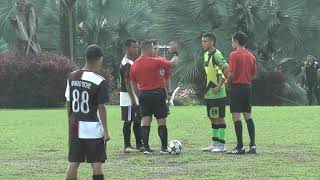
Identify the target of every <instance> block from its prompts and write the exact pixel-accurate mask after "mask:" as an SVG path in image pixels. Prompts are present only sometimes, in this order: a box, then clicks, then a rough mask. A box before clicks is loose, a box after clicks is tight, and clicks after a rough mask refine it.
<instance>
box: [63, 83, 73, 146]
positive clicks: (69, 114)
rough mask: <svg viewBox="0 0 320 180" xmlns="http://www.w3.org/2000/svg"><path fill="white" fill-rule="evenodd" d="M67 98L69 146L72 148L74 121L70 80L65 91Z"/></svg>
mask: <svg viewBox="0 0 320 180" xmlns="http://www.w3.org/2000/svg"><path fill="white" fill-rule="evenodd" d="M64 95H65V98H66V108H67V119H68V145H69V147H70V143H71V137H72V121H71V113H72V109H71V102H70V85H69V79H68V80H67V85H66V91H65V94H64Z"/></svg>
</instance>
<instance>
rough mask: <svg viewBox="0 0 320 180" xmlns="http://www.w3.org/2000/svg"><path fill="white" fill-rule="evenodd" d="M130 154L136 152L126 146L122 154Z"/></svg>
mask: <svg viewBox="0 0 320 180" xmlns="http://www.w3.org/2000/svg"><path fill="white" fill-rule="evenodd" d="M132 152H137V150H135V149H134V148H133V147H132V146H128V147H126V148H124V153H132Z"/></svg>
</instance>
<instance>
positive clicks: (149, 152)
mask: <svg viewBox="0 0 320 180" xmlns="http://www.w3.org/2000/svg"><path fill="white" fill-rule="evenodd" d="M152 152H153V150H152V149H150V148H145V149H144V151H143V154H147V155H148V154H152Z"/></svg>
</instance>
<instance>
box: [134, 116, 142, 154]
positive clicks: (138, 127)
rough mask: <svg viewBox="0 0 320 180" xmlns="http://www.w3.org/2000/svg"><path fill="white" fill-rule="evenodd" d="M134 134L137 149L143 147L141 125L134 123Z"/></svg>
mask: <svg viewBox="0 0 320 180" xmlns="http://www.w3.org/2000/svg"><path fill="white" fill-rule="evenodd" d="M133 133H134V136H135V138H136V147H137V148H140V147H142V140H141V124H140V123H137V122H134V123H133Z"/></svg>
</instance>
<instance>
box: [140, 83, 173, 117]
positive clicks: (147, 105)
mask: <svg viewBox="0 0 320 180" xmlns="http://www.w3.org/2000/svg"><path fill="white" fill-rule="evenodd" d="M166 98H167V95H166V91H165V89H155V90H148V91H142V92H141V94H140V96H139V106H140V108H141V116H142V117H145V116H152V115H154V116H155V117H156V118H157V119H162V118H166V117H167V116H168V106H167V103H166Z"/></svg>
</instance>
